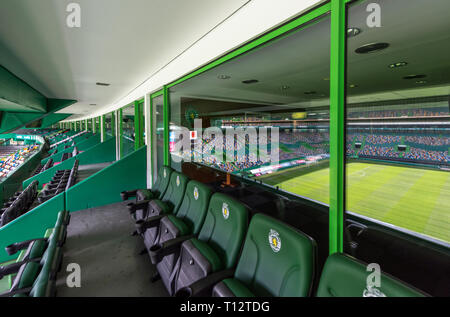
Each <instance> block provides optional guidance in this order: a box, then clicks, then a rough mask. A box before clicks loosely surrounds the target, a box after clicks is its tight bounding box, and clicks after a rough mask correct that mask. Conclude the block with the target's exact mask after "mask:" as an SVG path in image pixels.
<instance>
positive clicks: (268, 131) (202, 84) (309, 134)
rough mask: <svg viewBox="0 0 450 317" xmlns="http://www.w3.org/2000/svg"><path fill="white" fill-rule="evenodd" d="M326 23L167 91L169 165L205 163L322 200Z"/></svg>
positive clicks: (315, 24) (325, 196)
mask: <svg viewBox="0 0 450 317" xmlns="http://www.w3.org/2000/svg"><path fill="white" fill-rule="evenodd" d="M329 45H330V20H329V18H328V17H325V18H322V19H319V20H317V21H314V22H313V23H311V24H309V25H308V26H306V27H304V28H303V29H299V30H295V31H293V32H292V33H291V34H289V35H287V36H285V37H283V38H280V39H277V40H275V41H273V42H271V43H270V44H268V45H265V46H264V47H261V48H258V49H256V50H254V51H252V52H250V53H248V54H246V55H244V56H241V57H239V58H236V59H233V60H231V61H228V62H226V63H225V64H222V65H220V66H218V67H215V68H213V69H212V70H210V71H207V72H205V73H203V74H201V75H198V76H196V77H194V78H192V79H190V80H188V81H186V82H184V83H182V84H179V85H176V86H174V87H172V88H171V89H170V107H171V109H170V113H171V118H170V125H171V132H170V133H171V135H170V142H171V143H170V149H171V158H172V167H174V168H175V169H178V170H183V166H187V164H188V163H189V162H197V163H201V164H207V165H210V166H212V167H214V168H217V169H220V170H222V171H224V172H227V173H231V174H234V175H239V176H245V177H248V178H251V179H254V180H258V181H262V182H263V183H265V184H268V185H272V186H276V187H278V188H280V189H283V190H285V191H289V192H291V193H294V194H296V195H299V196H303V197H306V198H308V199H312V200H316V201H320V202H323V203H328V193H329V186H328V182H329V170H328V164H329V163H328V162H329V79H328V78H329V72H330V69H329V60H330V56H329V53H330V46H329Z"/></svg>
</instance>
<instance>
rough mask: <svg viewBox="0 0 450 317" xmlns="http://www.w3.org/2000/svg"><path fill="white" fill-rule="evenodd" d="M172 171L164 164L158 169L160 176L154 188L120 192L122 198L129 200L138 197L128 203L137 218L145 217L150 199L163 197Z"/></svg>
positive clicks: (132, 213)
mask: <svg viewBox="0 0 450 317" xmlns="http://www.w3.org/2000/svg"><path fill="white" fill-rule="evenodd" d="M172 172H173V169H172V168H170V167H168V166H163V167H161V168H160V169H159V171H158V176H157V178H156V182H155V184H154V185H153V188H152V189H135V190H130V191H124V192H121V193H120V195H121V197H122V200H128V199H129V198H131V197H136V201H135V202H134V203H129V204H128V209H129V210H130V213H131V215H132V216H133V218H134V219H135V220H139V219H144V218H145V214H146V210H145V207H147V203H148V201H149V200H152V199H162V197H163V196H164V194H165V192H166V190H167V187H168V186H169V181H170V176H171V175H172Z"/></svg>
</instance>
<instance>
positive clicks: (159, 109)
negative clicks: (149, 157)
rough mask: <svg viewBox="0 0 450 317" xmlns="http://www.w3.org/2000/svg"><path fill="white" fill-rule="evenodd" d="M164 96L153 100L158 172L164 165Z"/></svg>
mask: <svg viewBox="0 0 450 317" xmlns="http://www.w3.org/2000/svg"><path fill="white" fill-rule="evenodd" d="M163 101H164V98H163V96H158V97H156V98H153V100H152V104H153V116H154V118H155V120H153V142H154V143H155V144H156V152H154V153H155V154H156V170H159V168H160V167H162V166H163V165H164V121H163Z"/></svg>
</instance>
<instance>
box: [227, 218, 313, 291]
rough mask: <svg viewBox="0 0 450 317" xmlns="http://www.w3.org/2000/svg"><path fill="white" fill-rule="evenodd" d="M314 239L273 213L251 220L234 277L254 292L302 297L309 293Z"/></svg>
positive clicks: (311, 278)
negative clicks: (272, 214) (280, 219)
mask: <svg viewBox="0 0 450 317" xmlns="http://www.w3.org/2000/svg"><path fill="white" fill-rule="evenodd" d="M315 265H316V243H315V241H314V240H313V239H312V238H311V237H309V236H307V235H306V234H304V233H302V232H300V231H299V230H297V229H295V228H293V227H291V226H288V225H286V224H284V223H282V222H280V221H278V220H276V219H274V218H272V217H269V216H266V215H264V214H255V215H254V216H253V217H252V220H251V222H250V225H249V228H248V232H247V236H246V238H245V243H244V248H243V250H242V253H241V256H240V258H239V262H238V266H237V268H236V272H235V277H236V278H237V279H238V280H239V281H241V282H243V283H244V284H245V285H246V286H247V287H248V288H249V289H250V290H251V291H252V292H253V293H254V294H255V295H256V296H278V297H287V296H289V297H304V296H308V295H310V293H311V289H312V283H313V280H314V271H315V269H314V268H315Z"/></svg>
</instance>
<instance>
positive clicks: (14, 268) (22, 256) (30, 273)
mask: <svg viewBox="0 0 450 317" xmlns="http://www.w3.org/2000/svg"><path fill="white" fill-rule="evenodd" d="M69 221H70V215H69V213H68V212H67V211H61V212H59V213H58V217H57V220H56V223H55V226H54V228H52V229H47V231H46V233H45V234H44V237H43V238H38V239H32V240H28V241H23V242H18V243H14V244H11V245H9V246H8V247H6V251H7V252H8V253H9V254H10V255H13V254H16V253H19V255H18V257H17V260H16V262H15V263H12V264H10V265H7V266H3V267H0V278H10V279H11V281H12V282H11V287H10V289H9V290H8V291H6V292H3V293H1V294H0V297H49V296H55V279H56V274H57V272H58V271H59V270H60V268H61V263H62V257H63V251H62V247H63V245H64V243H65V240H66V236H67V225H68V223H69Z"/></svg>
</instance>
